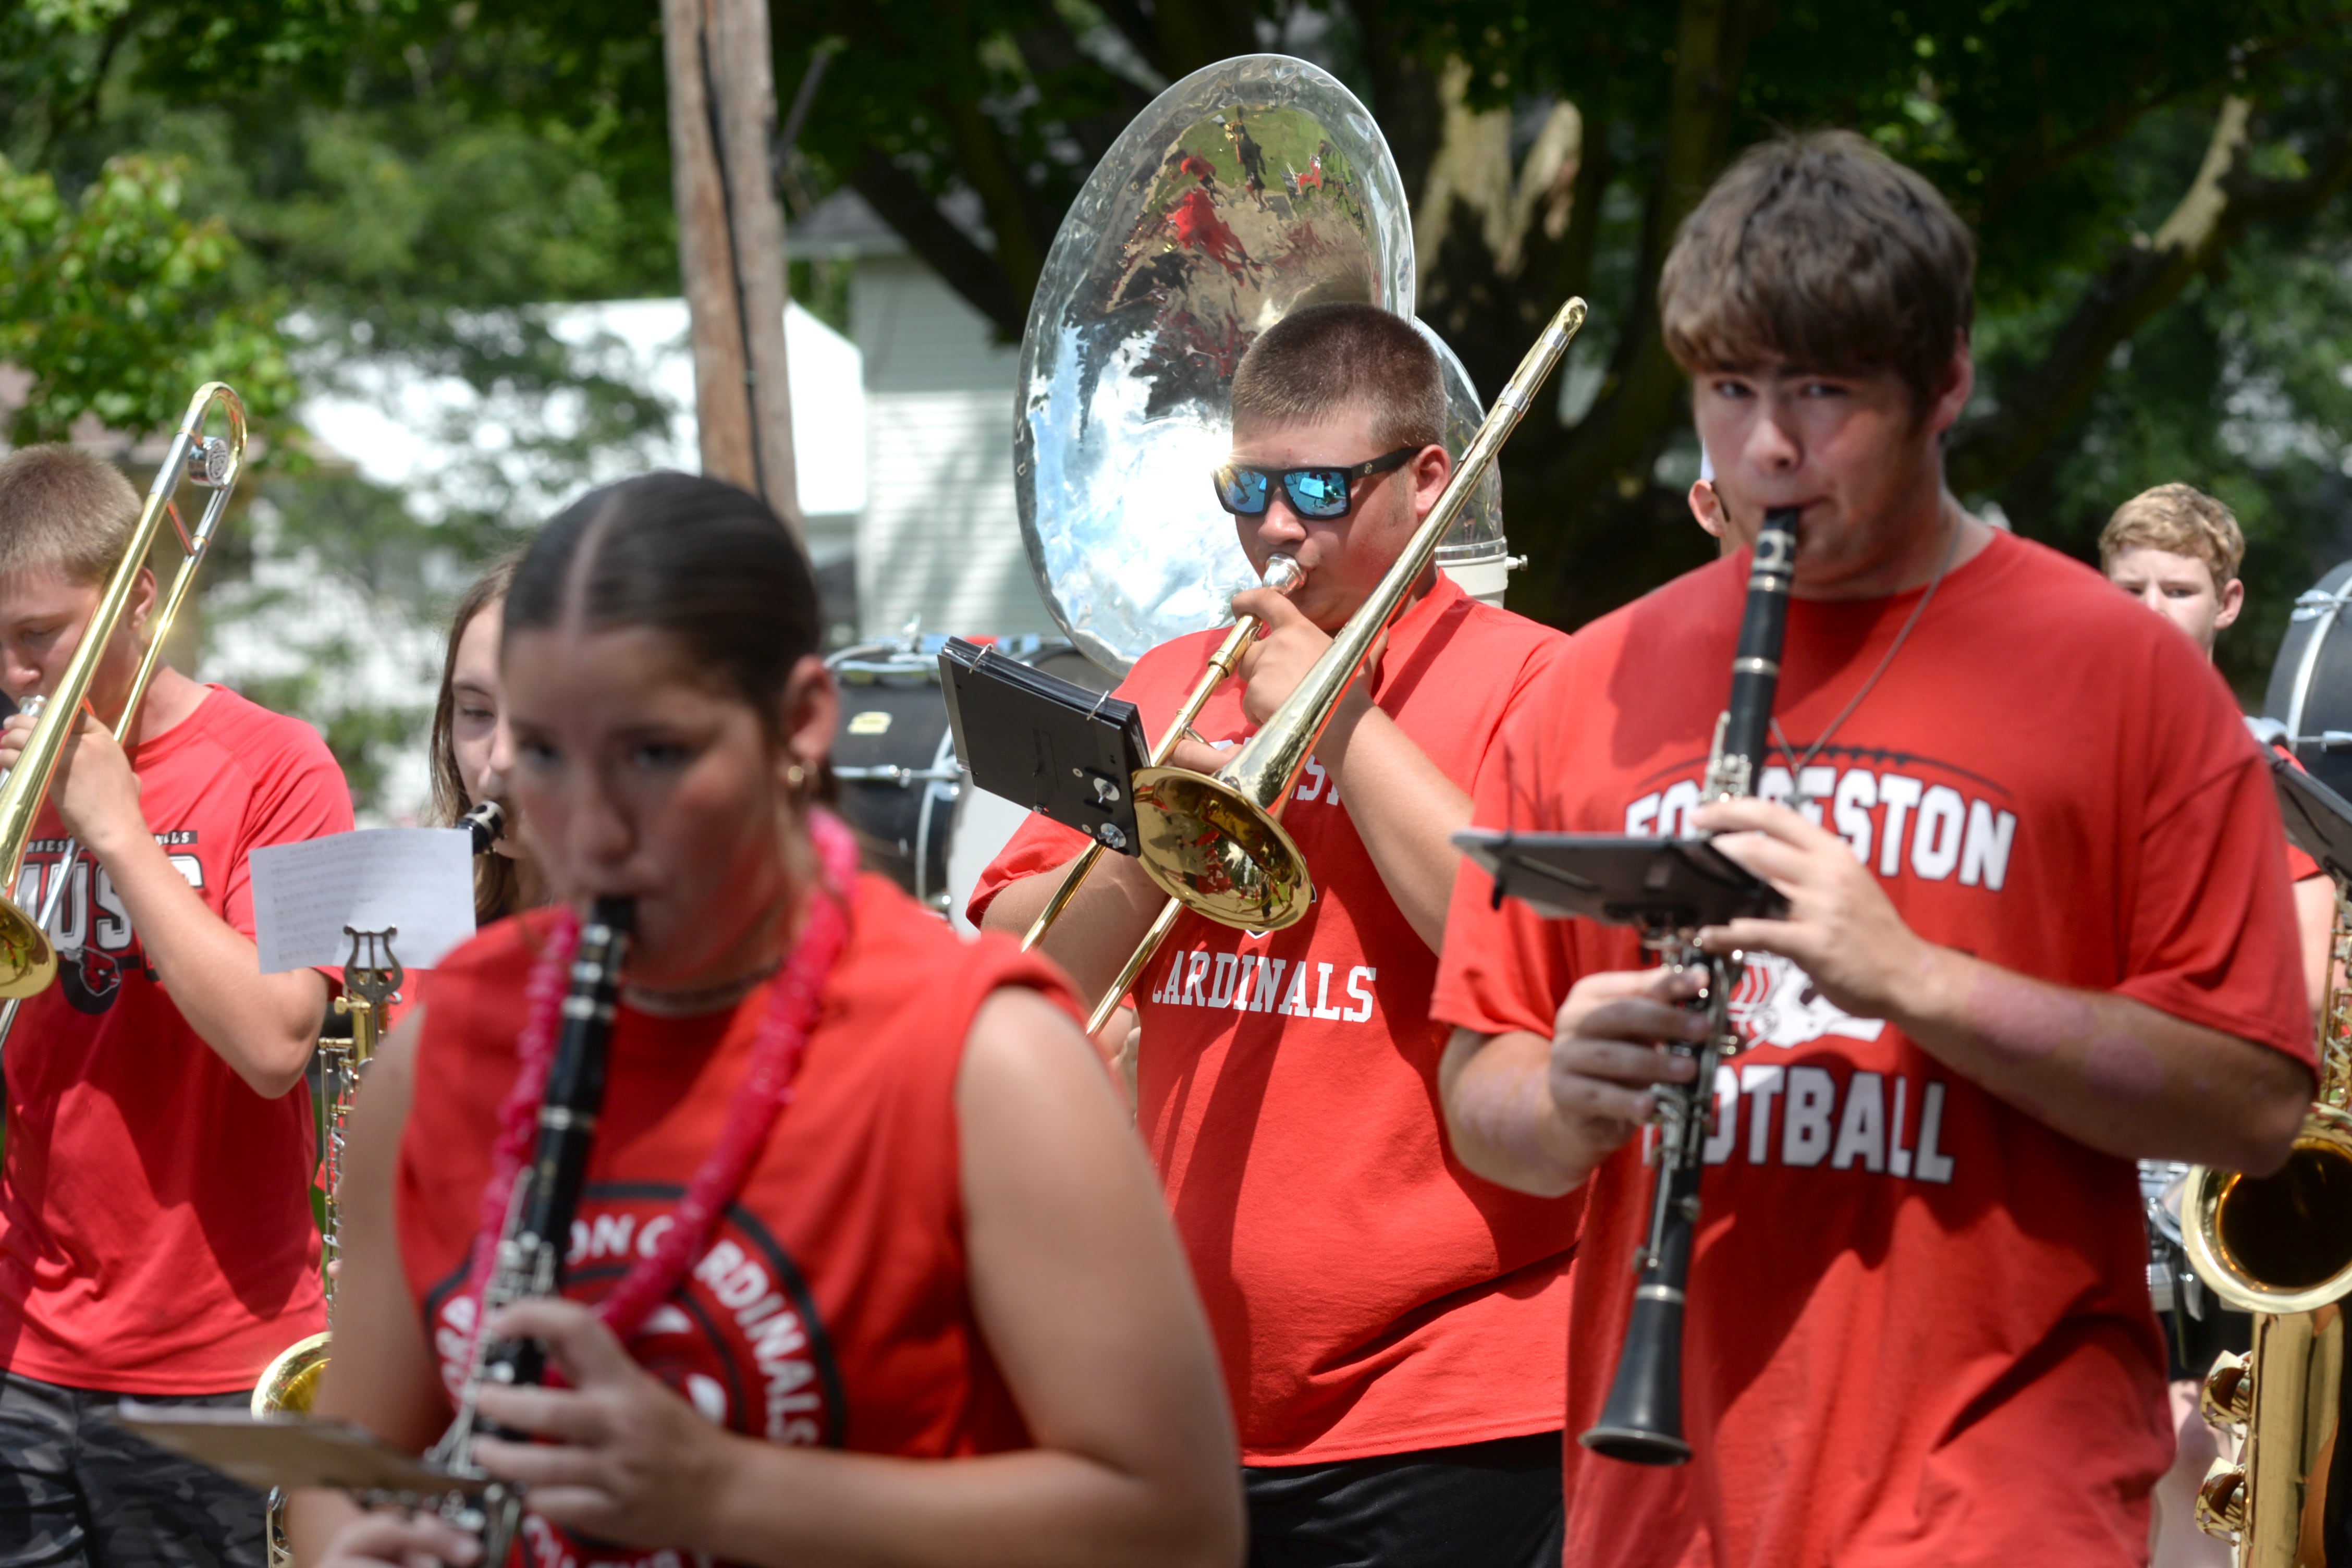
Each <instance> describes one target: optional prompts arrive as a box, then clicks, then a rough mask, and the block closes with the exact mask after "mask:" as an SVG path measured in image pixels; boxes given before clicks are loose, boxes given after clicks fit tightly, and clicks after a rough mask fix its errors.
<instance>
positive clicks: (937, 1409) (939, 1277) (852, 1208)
mask: <svg viewBox="0 0 2352 1568" xmlns="http://www.w3.org/2000/svg"><path fill="white" fill-rule="evenodd" d="M547 918H548V917H547V916H546V914H545V913H544V912H543V911H541V912H534V913H531V914H526V915H523V916H520V917H519V918H517V919H515V920H509V921H499V923H497V924H496V925H493V926H490V927H489V928H488V930H486V931H484V932H483V933H482V934H481V935H479V936H478V937H476V938H475V939H474V940H473V941H472V942H468V943H467V944H466V945H465V946H463V947H461V948H459V949H458V950H457V952H453V953H451V954H450V955H449V956H448V957H446V958H445V959H444V960H443V961H442V963H441V965H440V966H439V967H438V968H437V969H436V970H435V971H434V974H433V991H432V997H431V1000H430V1002H429V1003H428V1004H427V1005H426V1007H425V1035H424V1038H423V1040H422V1042H421V1043H420V1045H419V1047H418V1052H417V1062H416V1082H417V1086H418V1089H417V1094H416V1099H415V1107H414V1109H412V1110H411V1111H410V1113H409V1119H408V1126H407V1129H406V1131H405V1132H404V1135H403V1138H402V1141H401V1150H400V1168H399V1177H398V1188H397V1200H396V1201H397V1212H398V1222H399V1233H400V1247H401V1258H402V1262H403V1264H404V1268H405V1271H406V1274H407V1279H408V1284H409V1289H410V1290H411V1292H412V1293H413V1294H414V1296H415V1300H416V1302H417V1306H418V1310H420V1311H421V1312H422V1313H423V1314H424V1317H425V1324H426V1327H427V1330H428V1331H429V1332H430V1334H431V1336H432V1340H433V1343H434V1347H435V1350H436V1354H437V1355H438V1357H439V1360H440V1363H441V1371H442V1376H443V1378H444V1379H445V1381H446V1384H447V1385H448V1387H449V1389H450V1390H451V1391H454V1390H455V1389H456V1388H457V1386H458V1385H459V1384H461V1383H462V1381H463V1378H464V1374H465V1363H466V1355H467V1347H468V1345H469V1344H470V1337H469V1336H470V1333H471V1331H472V1328H473V1320H474V1305H475V1303H474V1300H473V1298H472V1297H470V1296H467V1295H466V1294H464V1293H463V1289H464V1286H465V1283H466V1273H467V1259H468V1256H469V1249H470V1248H471V1247H472V1246H473V1244H474V1237H475V1236H476V1234H477V1233H478V1230H479V1229H480V1226H481V1203H482V1189H483V1186H484V1185H485V1184H487V1182H488V1178H489V1170H490V1155H491V1151H492V1149H493V1147H494V1146H495V1142H496V1133H497V1120H498V1108H499V1104H500V1103H501V1102H502V1101H503V1100H505V1098H506V1096H507V1092H508V1090H509V1089H510V1088H511V1087H512V1085H513V1082H514V1075H515V1056H514V1047H515V1041H516V1039H517V1037H519V1036H520V1034H521V1032H522V1025H523V1010H524V1009H523V995H522V987H523V981H524V977H525V976H526V975H527V974H528V973H530V963H531V949H532V948H533V947H534V946H535V945H536V942H537V940H538V937H539V933H540V932H541V931H544V930H545V928H546V924H547ZM849 925H850V929H849V940H848V944H847V946H846V947H845V949H844V950H843V952H842V955H841V958H840V959H839V961H838V962H837V963H835V966H834V970H833V973H832V974H831V975H830V976H828V977H827V979H826V981H825V985H824V1003H823V1008H822V1012H821V1013H820V1015H819V1017H818V1020H817V1026H816V1028H815V1029H814V1032H813V1033H812V1034H811V1036H810V1039H809V1044H808V1050H807V1055H806V1056H805V1058H803V1064H802V1067H801V1070H800V1076H799V1078H798V1079H796V1080H795V1081H794V1084H793V1100H792V1102H791V1103H790V1104H789V1105H787V1106H786V1107H785V1108H784V1110H783V1112H782V1115H781V1116H780V1117H779V1118H778V1120H777V1122H776V1125H775V1128H774V1130H773V1131H772V1132H771V1133H770V1134H769V1137H768V1141H767V1143H766V1145H765V1146H764V1148H763V1149H762V1150H761V1153H760V1155H759V1157H758V1158H757V1159H756V1160H755V1161H754V1162H753V1163H752V1166H751V1173H750V1174H749V1176H748V1177H747V1178H746V1179H745V1181H744V1184H743V1187H742V1190H741V1191H740V1192H739V1193H738V1194H736V1198H735V1202H734V1203H733V1205H730V1208H729V1209H728V1211H727V1213H726V1215H725V1216H724V1217H723V1218H722V1219H721V1220H720V1221H719V1225H718V1226H717V1228H716V1230H715V1231H714V1233H713V1238H712V1240H711V1242H710V1245H709V1247H708V1248H707V1249H706V1250H705V1251H704V1253H703V1254H702V1256H701V1258H699V1259H698V1260H697V1262H696V1263H695V1265H694V1267H693V1268H692V1270H691V1271H690V1272H689V1274H688V1278H687V1280H686V1282H685V1283H684V1284H683V1285H681V1286H680V1287H679V1289H677V1291H676V1292H675V1293H674V1294H673V1295H672V1296H671V1297H670V1299H669V1300H667V1302H665V1303H663V1304H662V1305H661V1306H659V1307H656V1308H655V1309H654V1310H653V1312H652V1313H651V1314H649V1315H648V1316H647V1318H646V1321H645V1323H644V1325H643V1326H642V1327H640V1328H639V1329H638V1330H637V1331H636V1332H635V1335H633V1336H632V1338H631V1339H630V1341H629V1353H630V1354H631V1355H632V1356H634V1357H635V1359H636V1361H637V1362H638V1363H639V1364H641V1365H643V1366H645V1367H646V1369H647V1370H648V1371H651V1372H653V1373H656V1375H658V1376H659V1377H660V1378H661V1379H662V1380H663V1382H665V1383H667V1384H668V1385H669V1386H670V1387H672V1388H674V1389H677V1391H678V1392H679V1393H680V1394H683V1395H685V1397H686V1398H688V1400H689V1401H691V1402H692V1403H693V1405H694V1406H695V1407H696V1408H697V1409H698V1410H700V1411H701V1412H702V1413H703V1414H704V1415H707V1416H709V1418H710V1419H711V1420H713V1421H717V1422H720V1423H722V1424H724V1425H725V1426H727V1427H728V1428H729V1429H730V1430H731V1431H735V1432H740V1433H744V1434H746V1435H750V1436H765V1437H766V1438H768V1439H769V1440H770V1441H771V1442H777V1443H793V1444H805V1445H808V1446H811V1447H834V1448H848V1449H854V1450H857V1451H860V1452H864V1453H873V1454H897V1455H902V1456H905V1457H908V1458H933V1459H938V1458H958V1457H961V1456H964V1455H971V1454H986V1453H995V1452H1000V1451H1003V1450H1005V1449H1009V1448H1022V1447H1028V1446H1029V1441H1030V1439H1029V1435H1028V1431H1027V1428H1026V1427H1025V1426H1024V1425H1023V1422H1022V1418H1021V1415H1020V1412H1019V1411H1018V1410H1017V1409H1016V1408H1015V1407H1014V1405H1013V1399H1012V1395H1011V1394H1010V1393H1009V1391H1008V1390H1007V1389H1006V1387H1005V1384H1004V1381H1003V1375H1002V1374H1001V1373H999V1372H998V1370H997V1366H996V1363H995V1360H994V1358H993V1357H992V1355H991V1354H990V1352H989V1349H988V1345H987V1342H986V1341H985V1340H984V1339H983V1338H982V1333H981V1331H980V1326H979V1324H978V1322H977V1321H975V1320H974V1317H973V1315H972V1305H971V1295H970V1291H969V1289H968V1287H967V1284H966V1272H965V1258H964V1236H963V1213H962V1196H961V1194H962V1184H961V1174H960V1168H959V1164H958V1159H959V1156H958V1152H957V1151H958V1147H959V1143H960V1139H959V1137H958V1133H957V1124H956V1110H955V1079H956V1072H957V1069H958V1068H959V1067H960V1065H961V1062H962V1060H963V1047H964V1038H965V1037H966V1036H967V1035H969V1034H970V1033H971V1020H972V1016H973V1014H974V1013H975V1012H977V1011H978V1009H979V1007H980V1005H981V1003H982V1002H983V1001H984V1000H986V999H987V997H988V995H989V994H990V993H991V992H992V991H994V990H996V989H997V988H998V987H999V986H1003V985H1025V986H1029V987H1032V988H1034V989H1035V990H1037V991H1040V992H1043V993H1044V994H1046V995H1047V996H1048V997H1050V998H1052V999H1053V1000H1054V1001H1055V1002H1056V1003H1058V1004H1060V1005H1062V1006H1063V1007H1064V1008H1065V1009H1066V1010H1068V1011H1069V1012H1070V1013H1071V1014H1072V1016H1074V1017H1075V1016H1077V1015H1078V1009H1077V1007H1076V1004H1075V1002H1074V1000H1073V999H1072V998H1071V997H1070V995H1069V993H1068V990H1067V988H1066V982H1064V981H1062V980H1061V979H1060V978H1059V977H1058V974H1057V972H1055V970H1054V969H1053V968H1052V967H1051V966H1050V965H1049V964H1047V963H1045V962H1044V961H1043V960H1040V959H1034V958H1030V957H1026V956H1024V955H1023V954H1022V953H1021V952H1019V950H1018V949H1017V948H1016V947H1015V946H1014V945H1013V943H1012V942H1007V941H1005V940H1004V939H1003V938H1002V937H983V938H982V939H981V940H980V941H979V942H971V943H967V942H962V941H961V940H960V939H958V938H957V937H956V935H955V934H954V933H953V932H952V931H950V930H949V929H948V928H947V927H946V926H945V925H943V924H941V923H940V921H938V920H937V919H935V918H933V917H932V916H930V915H929V914H927V913H925V912H924V911H923V910H920V909H919V908H918V907H917V906H916V905H915V903H914V902H913V901H912V900H909V899H908V898H907V897H906V895H904V894H903V893H901V892H899V891H898V889H896V888H894V887H892V886H891V885H890V884H889V883H887V882H886V881H884V880H882V879H879V878H876V877H860V878H859V879H858V882H857V891H856V898H855V899H854V900H853V901H852V908H851V911H850V922H849ZM769 989H770V988H769V987H768V986H766V985H762V986H761V987H760V988H759V989H758V990H757V991H755V992H753V993H752V994H751V995H750V996H749V997H746V998H745V999H744V1000H743V1001H742V1002H741V1003H740V1004H739V1005H737V1006H735V1007H734V1008H733V1009H731V1010H730V1011H729V1012H725V1013H719V1014H712V1015H709V1016H703V1017H696V1018H658V1017H653V1016H648V1015H646V1014H643V1013H639V1012H637V1011H635V1010H634V1009H632V1008H630V1007H628V1006H626V1005H624V1006H623V1007H622V1008H621V1009H620V1012H619V1015H618V1020H617V1022H616V1023H615V1024H614V1030H613V1039H612V1054H611V1058H610V1067H609V1074H610V1076H609V1078H608V1079H607V1087H606V1089H605V1096H604V1115H603V1118H602V1120H601V1121H599V1122H598V1124H597V1129H596V1139H595V1142H594V1145H593V1150H592V1152H591V1153H590V1155H589V1160H588V1178H587V1187H586V1191H585V1193H584V1194H583V1197H582V1199H581V1203H580V1209H579V1215H578V1217H577V1219H575V1220H574V1222H573V1225H572V1254H571V1258H570V1261H569V1263H568V1265H567V1272H566V1276H565V1279H564V1285H563V1293H564V1294H565V1295H566V1296H567V1297H570V1298H571V1299H572V1300H580V1301H595V1300H601V1299H602V1298H603V1297H604V1295H605V1294H606V1293H607V1292H608V1291H610V1290H611V1289H613V1288H614V1286H615V1285H616V1284H617V1283H618V1282H619V1281H620V1279H621V1277H622V1275H623V1274H625V1272H626V1271H627V1268H628V1265H629V1263H630V1262H631V1261H633V1260H634V1259H635V1257H636V1255H637V1254H638V1253H640V1252H643V1251H646V1250H648V1249H650V1248H651V1247H653V1246H654V1245H655V1244H656V1242H657V1241H658V1240H659V1238H660V1233H661V1231H662V1230H663V1229H665V1228H666V1227H667V1225H668V1223H669V1221H668V1217H667V1216H668V1215H669V1213H670V1211H671V1210H672V1209H673V1208H674V1207H675V1206H676V1205H677V1200H678V1198H679V1197H680V1196H681V1195H682V1194H683V1193H684V1191H685V1188H686V1184H687V1182H688V1179H689V1178H691V1177H692V1175H693V1174H694V1173H695V1172H696V1170H698V1168H699V1167H700V1166H701V1163H702V1161H703V1157H704V1155H705V1154H706V1153H707V1152H709V1149H710V1147H711V1145H712V1144H713V1143H714V1142H716V1141H717V1139H718V1137H719V1130H720V1128H721V1127H722V1126H723V1125H724V1124H725V1121H726V1118H727V1113H728V1110H729V1109H730V1101H731V1098H732V1096H733V1094H734V1092H735V1089H736V1087H737V1086H738V1085H739V1084H740V1083H741V1082H742V1080H743V1076H744V1073H745V1071H746V1069H747V1068H748V1066H749V1062H750V1056H751V1044H752V1040H753V1037H754V1036H755V1035H756V1034H757V1032H758V1027H759V1024H760V1021H761V1019H762V1018H763V1017H764V1016H766V1012H767V1005H768V993H769ZM525 1544H526V1546H527V1547H528V1552H527V1553H526V1555H527V1557H528V1558H529V1560H530V1561H533V1562H537V1563H544V1564H549V1565H550V1568H552V1565H554V1564H557V1563H566V1562H571V1561H573V1560H574V1559H575V1558H576V1560H577V1561H581V1562H586V1561H589V1560H590V1559H589V1556H588V1555H587V1554H586V1553H583V1552H580V1551H579V1548H578V1547H577V1546H576V1545H571V1544H569V1543H567V1542H565V1540H564V1539H563V1538H562V1534H561V1532H560V1531H555V1530H553V1529H552V1528H551V1527H550V1526H548V1525H547V1524H546V1523H545V1522H544V1521H540V1520H537V1519H536V1518H534V1519H532V1520H530V1521H529V1523H528V1525H527V1527H526V1533H525ZM567 1548H568V1550H569V1551H570V1552H572V1554H573V1555H572V1556H566V1555H565V1552H566V1551H567ZM593 1560H594V1561H595V1562H597V1563H601V1564H605V1565H606V1568H622V1565H623V1564H643V1565H645V1568H656V1564H660V1563H670V1562H673V1561H675V1554H673V1553H667V1552H642V1553H640V1552H627V1551H624V1550H622V1549H620V1548H614V1547H599V1548H598V1549H597V1551H596V1552H595V1554H594V1558H593Z"/></svg>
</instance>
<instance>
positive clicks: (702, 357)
mask: <svg viewBox="0 0 2352 1568" xmlns="http://www.w3.org/2000/svg"><path fill="white" fill-rule="evenodd" d="M662 52H663V56H664V58H666V60H667V64H668V68H669V153H670V180H671V188H672V191H673V193H674V195H675V197H676V200H677V250H678V267H679V270H680V272H681V273H682V274H683V277H684V280H685V284H686V308H687V315H688V321H689V322H690V324H691V332H692V337H693V341H694V406H695V414H696V416H697V417H698V422H699V424H700V426H701V431H702V471H703V472H704V473H706V474H709V476H710V477H712V478H713V479H725V480H727V481H728V482H730V484H737V485H740V486H742V487H743V488H744V489H747V490H751V491H754V492H756V493H757V494H759V495H761V496H762V497H764V498H766V500H767V502H768V504H769V505H770V506H772V507H773V508H774V509H775V510H776V514H777V515H778V516H780V517H782V519H783V520H784V521H785V522H786V523H787V524H788V525H790V526H791V528H792V530H793V532H794V533H795V534H801V535H803V537H805V530H804V528H803V522H802V519H801V510H800V500H799V495H798V492H797V490H796V489H795V488H794V485H793V422H792V392H791V388H790V386H789V385H788V384H787V383H786V381H785V376H784V293H785V290H784V215H783V211H782V207H781V206H780V205H778V203H777V200H776V185H775V179H774V171H773V168H772V156H773V151H772V150H773V147H774V142H775V135H776V87H775V77H774V71H773V66H772V56H771V54H770V46H769V41H768V9H767V5H766V0H662Z"/></svg>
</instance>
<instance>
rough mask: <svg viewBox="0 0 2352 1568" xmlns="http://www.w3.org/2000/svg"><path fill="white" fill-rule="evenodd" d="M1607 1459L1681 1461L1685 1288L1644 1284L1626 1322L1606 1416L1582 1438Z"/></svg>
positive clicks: (1686, 1450) (1684, 1456)
mask: <svg viewBox="0 0 2352 1568" xmlns="http://www.w3.org/2000/svg"><path fill="white" fill-rule="evenodd" d="M1577 1441H1578V1442H1580V1443H1581V1444H1583V1445H1584V1446H1585V1447H1588V1448H1590V1449H1591V1450H1592V1451H1593V1452H1594V1453H1596V1454H1599V1455H1601V1456H1602V1457H1603V1458H1611V1459H1622V1460H1624V1461H1625V1462H1626V1463H1627V1464H1633V1465H1679V1464H1683V1463H1685V1462H1687V1461H1688V1460H1689V1458H1690V1457H1691V1446H1690V1445H1689V1444H1688V1443H1686V1442H1685V1441H1684V1440H1683V1293H1682V1292H1681V1291H1680V1290H1678V1289H1675V1288H1674V1287H1672V1286H1668V1285H1643V1287H1642V1288H1641V1289H1640V1290H1639V1291H1637V1292H1636V1293H1635V1295H1634V1297H1633V1313H1632V1315H1631V1316H1630V1317H1629V1318H1628V1319H1627V1320H1626V1323H1625V1347H1624V1350H1623V1351H1622V1353H1621V1354H1620V1355H1619V1356H1618V1358H1617V1378H1616V1381H1615V1382H1614V1383H1612V1384H1610V1385H1609V1400H1608V1403H1607V1404H1605V1405H1602V1406H1601V1419H1600V1420H1599V1421H1597V1422H1595V1423H1594V1424H1593V1426H1592V1428H1591V1430H1590V1431H1588V1432H1586V1433H1585V1434H1584V1435H1583V1436H1580V1437H1579V1438H1578V1439H1577Z"/></svg>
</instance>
